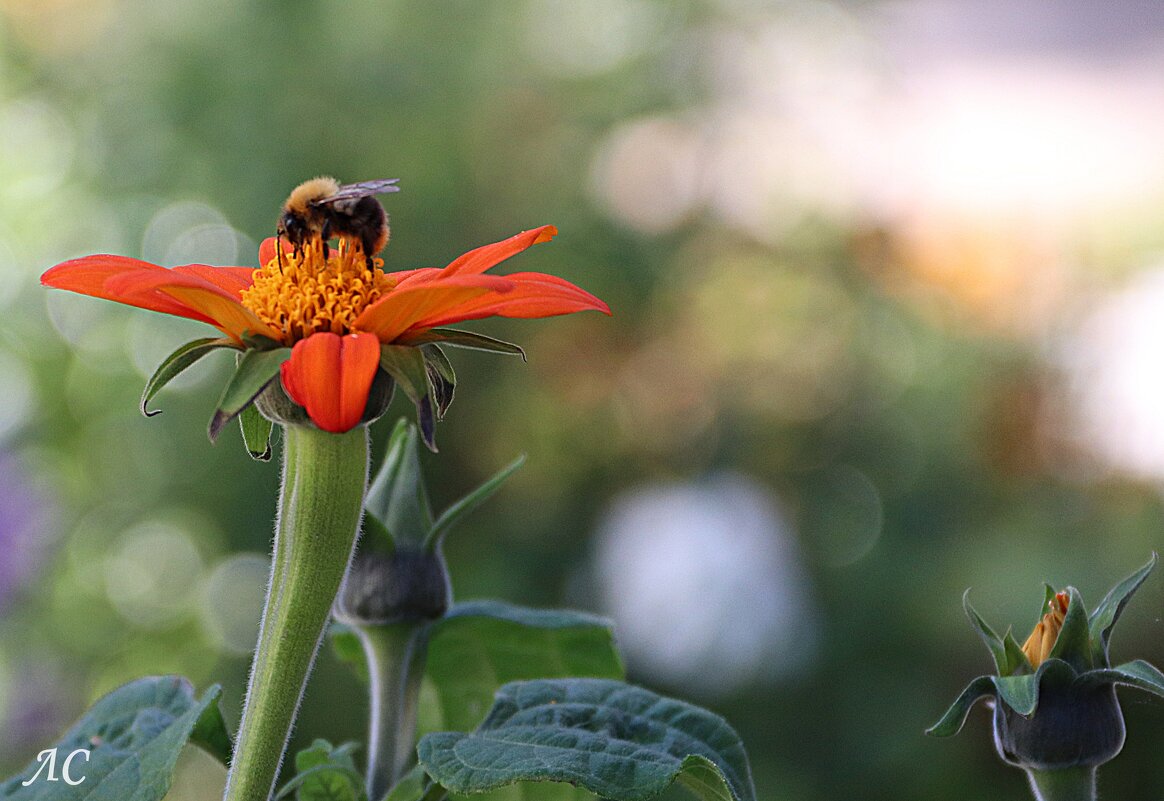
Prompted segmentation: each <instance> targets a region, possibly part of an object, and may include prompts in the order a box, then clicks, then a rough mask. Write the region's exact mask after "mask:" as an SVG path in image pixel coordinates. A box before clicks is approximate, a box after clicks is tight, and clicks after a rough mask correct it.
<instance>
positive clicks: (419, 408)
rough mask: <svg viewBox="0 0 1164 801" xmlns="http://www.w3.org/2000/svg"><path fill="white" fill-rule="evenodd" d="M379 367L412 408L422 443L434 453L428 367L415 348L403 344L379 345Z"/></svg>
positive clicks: (433, 425)
mask: <svg viewBox="0 0 1164 801" xmlns="http://www.w3.org/2000/svg"><path fill="white" fill-rule="evenodd" d="M380 367H382V368H383V369H384V372H386V373H388V375H390V376H392V378H393V379H394V380H395V381H396V384H397V385H398V386H399V387H400V388H401V389H402V390H404V394H405V395H407V396H408V399H409V400H411V401H412V404H413V405H414V406H415V407H416V421H417V424H418V425H419V426H420V435H421V436H422V437H423V438H424V444H425V445H427V446H428V449H429V450H430V451H432V452H433V453H436V449H437V447H436V411H435V410H434V408H433V402H432V395H431V394H430V393H429V387H428V368H427V367H426V366H425V360H424V355H423V354H421V352H420V349H419V348H410V347H407V346H404V345H381V346H380Z"/></svg>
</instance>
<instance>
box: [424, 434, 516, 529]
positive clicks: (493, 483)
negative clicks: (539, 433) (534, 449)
mask: <svg viewBox="0 0 1164 801" xmlns="http://www.w3.org/2000/svg"><path fill="white" fill-rule="evenodd" d="M523 464H525V454H522V455H521V456H518V457H517V458H516V459H514V460H513V461H512V462H510V463H509V464H507V465H506V466H505V467H503V468H501V469H500V470H498V471H497V472H496V473H494V474H493V476H492V477H491V478H489V479H488V480H487V481H485V483H484V484H482V485H481V486H479V487H477V489H475V490H473V491H472V492H470V493H469V494H468V495H466V496H465V497H463V498H461V499H460V500H459V501H457V502H456V503H454V504H453V505H452V506H450V507H449V508H448V509H445V510H444V512H442V513H441V516H440V517H438V518H437V521H436V522H435V523H433V524H432V530H431V531H430V532H429V534H428V538H427V540H426V544H428V543H431V542H434V541H436V540H437V539H439V538H440V537H442V536H444V535H445V534H446V533H447V532H448V530H449V529H450V528H452V527H453V526H454V525H456V524H457V523H458V522H460V520H461V518H463V517H465V515H467V514H469V512H472V511H473V510H474V509H476V508H477V507H478V506H480V505H481V504H483V503H484V502H485V501H487V500H489V499H490V498H491V497H493V493H495V492H497V490H499V489H501V485H502V484H504V483H505V480H506V479H508V478H509V477H510V476H511V475H513V474H514V473H516V472H517V470H518V468H520V467H521V466H522V465H523Z"/></svg>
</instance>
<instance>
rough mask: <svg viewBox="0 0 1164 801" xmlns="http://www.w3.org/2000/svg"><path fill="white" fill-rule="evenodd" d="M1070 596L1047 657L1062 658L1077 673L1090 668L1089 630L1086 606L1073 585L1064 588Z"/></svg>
mask: <svg viewBox="0 0 1164 801" xmlns="http://www.w3.org/2000/svg"><path fill="white" fill-rule="evenodd" d="M1066 592H1067V594H1068V595H1069V596H1070V599H1071V600H1070V602H1069V603H1068V604H1067V616H1066V617H1064V618H1063V628H1061V629H1060V630H1059V636H1058V637H1056V638H1055V644H1054V645H1053V646H1052V647H1051V653H1050V654H1048V658H1049V659H1062V660H1063V661H1064V662H1067V663H1068V664H1070V665H1071V667H1073V668H1075V671H1076V672H1077V673H1083V672H1084V671H1087V670H1091V668H1092V666H1093V664H1094V663H1093V662H1092V659H1091V632H1090V630H1089V628H1088V625H1087V607H1085V606H1084V605H1083V596H1081V595H1080V594H1079V590H1077V589H1075V588H1074V587H1068V588H1067V590H1066ZM1040 667H1042V665H1040Z"/></svg>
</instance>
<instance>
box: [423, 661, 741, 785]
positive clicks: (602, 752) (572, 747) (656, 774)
mask: <svg viewBox="0 0 1164 801" xmlns="http://www.w3.org/2000/svg"><path fill="white" fill-rule="evenodd" d="M418 750H419V754H420V764H421V765H423V766H424V769H425V770H426V771H427V772H428V774H429V775H430V776H431V777H432V778H433V779H434V780H435V781H437V782H439V783H440V784H441V785H442V786H444V787H446V788H448V789H449V790H450V791H452V792H455V793H477V792H483V791H487V790H492V789H494V788H497V787H503V786H505V785H509V784H514V783H517V782H568V783H570V784H573V785H577V786H579V787H583V788H585V789H586V790H589V791H590V792H592V793H595V794H596V795H598V796H600V797H602V798H605V799H611V801H645V799H649V798H652V797H654V796H656V795H658V794H659V793H661V792H663V791H664V790H666V789H667V788H669V787H671V786H672V785H674V784H678V785H680V786H682V787H684V788H686V789H687V790H689V791H690V792H691V793H693V794H694V796H695V797H696V798H699V799H701V801H755V797H756V794H755V789H754V788H753V786H752V778H751V771H750V769H749V767H748V759H747V755H746V754H745V752H744V747H743V743H741V742H740V738H739V735H737V734H736V732H735V731H734V730H733V729H732V728H731V726H729V725H728V724H727V722H726V721H725V720H724V719H723V718H721V717H719V716H718V715H715V714H713V713H711V712H709V711H707V710H705V709H701V708H699V707H696V706H693V705H691V704H688V703H686V702H684V701H677V700H674V699H671V698H664V697H662V696H659V695H656V694H655V693H653V692H650V691H649V690H644V689H643V688H641V687H633V686H631V685H628V684H624V683H622V682H618V681H609V680H604V679H557V680H537V681H525V682H514V683H512V684H507V685H505V686H504V687H502V688H501V689H500V690H499V691H498V693H497V696H496V700H495V701H494V704H493V708H492V710H490V712H489V715H488V716H487V717H486V718H485V720H484V722H482V724H481V725H480V726H479V727H478V728H477V730H476V731H475V732H472V733H461V732H438V733H434V734H429V735H426V736H425V737H424V738H423V739H422V740H421V741H420V747H419V749H418Z"/></svg>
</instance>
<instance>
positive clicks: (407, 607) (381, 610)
mask: <svg viewBox="0 0 1164 801" xmlns="http://www.w3.org/2000/svg"><path fill="white" fill-rule="evenodd" d="M452 592H453V591H452V585H451V584H450V583H449V571H448V568H447V567H446V565H445V560H444V557H443V556H442V555H441V552H440V549H439V548H434V549H432V550H428V549H407V550H405V549H401V550H396V551H392V552H384V551H376V550H366V551H362V552H359V553H357V554H356V557H355V559H354V560H353V561H352V564H351V567H350V568H348V574H347V577H346V578H345V579H344V583H343V586H342V587H341V588H340V592H339V596H338V597H337V598H336V602H335V610H334V613H335V617H336V619H337V620H339V621H340V622H342V623H347V624H348V625H352V626H367V625H377V626H378V625H386V624H389V623H403V622H419V621H426V620H435V619H437V618H439V617H441V616H442V615H444V613H445V611H446V610H447V609H448V608H449V604H450V603H451V601H452Z"/></svg>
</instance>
